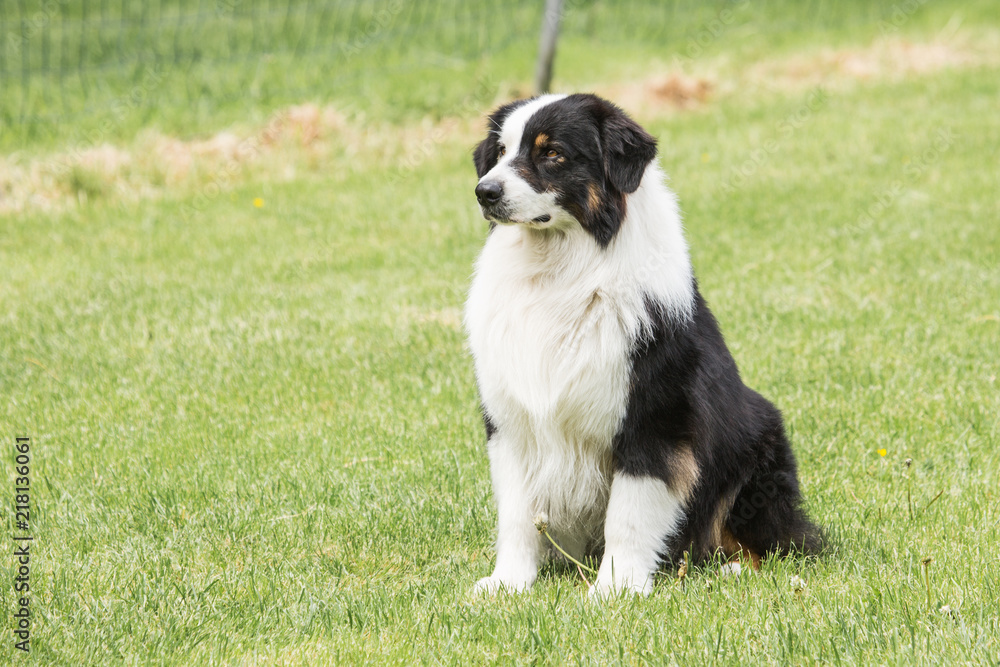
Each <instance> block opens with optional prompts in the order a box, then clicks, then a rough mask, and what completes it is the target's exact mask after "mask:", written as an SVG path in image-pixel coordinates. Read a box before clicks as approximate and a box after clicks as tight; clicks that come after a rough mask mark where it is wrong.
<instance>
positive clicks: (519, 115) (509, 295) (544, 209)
mask: <svg viewBox="0 0 1000 667" xmlns="http://www.w3.org/2000/svg"><path fill="white" fill-rule="evenodd" d="M555 99H559V97H557V96H547V97H543V98H540V99H539V100H534V101H532V102H529V103H528V104H527V105H525V106H522V107H520V108H518V109H517V110H515V111H514V112H513V113H512V114H511V115H510V116H509V117H508V119H507V121H506V122H505V123H504V126H503V128H502V129H501V130H500V136H501V138H502V140H503V142H504V144H505V145H506V146H507V155H505V156H504V157H503V158H501V160H500V162H499V164H498V166H497V168H496V169H494V170H492V171H491V172H490V173H489V174H487V175H486V176H484V179H485V178H491V177H495V176H496V173H494V172H497V170H501V172H502V170H504V169H507V172H510V173H504V178H505V179H506V182H505V191H506V189H507V188H509V187H511V183H513V182H514V181H515V180H520V179H519V178H517V177H516V174H515V173H514V172H513V170H510V169H509V168H507V167H506V165H508V164H509V161H510V160H512V159H513V158H514V157H515V155H513V153H515V152H516V149H517V146H519V144H520V139H521V133H522V132H523V130H524V126H525V123H526V122H527V119H528V118H529V117H530V116H531V114H533V113H534V112H535V111H537V110H538V109H539V108H541V107H542V106H544V105H545V104H549V103H551V102H553V101H555ZM522 183H523V181H522ZM523 185H524V187H525V188H528V190H530V186H528V185H527V184H526V183H524V184H523ZM518 192H519V194H518V199H516V200H515V201H514V202H513V210H512V218H513V219H522V220H524V219H527V220H530V219H532V218H534V217H537V216H539V215H542V214H546V213H547V214H549V215H550V216H552V222H551V223H550V224H549V225H546V226H545V228H539V227H538V226H537V225H534V226H533V225H526V224H507V225H500V226H497V227H496V228H495V229H494V230H493V231H492V232H491V234H490V235H489V238H488V239H487V241H486V245H485V247H484V249H483V251H482V253H481V255H480V257H479V259H478V261H477V263H476V270H475V276H474V278H473V282H472V286H471V289H470V292H469V298H468V301H467V303H466V311H465V326H466V329H467V332H468V335H469V344H470V347H471V350H472V355H473V358H474V361H475V367H476V376H477V380H478V384H479V390H480V394H481V400H482V403H483V406H484V409H485V411H486V414H487V415H488V417H489V418H490V419H491V420H492V421H493V423H494V424H495V425H496V426H497V429H498V432H497V434H496V435H495V436H494V437H493V438H492V439H491V441H490V443H489V445H488V448H489V454H490V466H491V473H492V477H493V486H494V493H495V495H496V500H497V509H498V514H499V521H498V536H497V563H496V568H495V570H494V572H493V574H492V575H491V576H490V577H487V578H485V579H483V580H481V581H480V582H479V584H477V590H486V591H493V590H496V589H497V588H499V587H500V586H505V587H507V588H510V589H512V590H524V589H526V588H528V587H530V585H531V583H532V582H533V581H534V578H535V574H536V571H537V567H538V564H539V562H540V559H541V557H542V556H543V555H544V548H543V547H544V545H543V544H542V543H541V541H540V539H539V538H538V535H537V532H536V531H535V528H534V526H533V525H532V518H533V517H534V516H535V514H537V513H540V512H545V513H547V515H548V520H549V525H550V527H551V529H552V533H554V535H555V536H556V537H557V539H558V540H559V541H560V543H561V544H562V545H563V546H564V548H568V549H569V550H570V552H571V553H573V555H574V556H579V555H580V554H581V553H582V551H583V549H584V548H585V547H586V546H587V544H592V543H594V542H597V541H600V539H602V536H603V537H604V539H605V540H606V542H607V546H608V547H611V546H612V539H611V538H615V539H617V538H616V536H617V535H618V533H615V532H614V530H613V528H614V527H613V526H610V523H609V528H611V529H612V532H611V533H608V532H607V530H606V529H605V525H604V524H605V517H606V511H607V509H608V503H609V496H610V497H611V498H610V502H611V506H612V508H615V507H619V506H622V504H623V503H631V502H633V501H636V499H637V498H640V497H641V496H642V494H641V492H640V491H637V490H636V489H635V488H634V487H633V486H630V485H628V484H626V483H625V482H618V481H617V480H616V483H615V484H614V485H613V484H612V466H611V445H612V439H613V438H614V436H615V434H616V433H617V432H618V429H619V426H620V424H621V421H622V419H623V418H624V416H625V410H626V407H627V401H628V395H629V381H630V373H631V367H630V355H631V352H632V350H633V349H634V346H635V345H636V343H637V341H639V340H640V339H641V337H642V336H643V335H644V334H646V333H647V332H648V330H649V318H648V313H647V310H646V299H649V300H651V301H653V302H654V303H656V304H658V305H659V307H660V308H662V309H663V310H664V311H665V312H666V313H667V314H668V315H669V316H671V317H674V318H676V319H679V320H683V319H685V318H689V317H690V316H691V313H692V310H693V301H694V290H693V279H692V273H691V264H690V260H689V257H688V250H687V244H686V243H685V241H684V235H683V229H682V226H681V221H680V215H679V213H678V210H677V202H676V198H675V196H674V194H673V193H672V192H671V191H670V190H669V189H668V188H667V187H666V185H665V184H664V175H663V172H662V171H661V170H660V168H659V166H658V165H657V164H656V162H655V161H654V162H652V163H651V164H650V165H649V166H648V167H647V169H646V171H645V173H644V175H643V178H642V182H641V184H640V186H639V188H638V189H637V190H636V191H635V192H634V193H631V194H630V195H628V199H627V214H626V218H625V220H624V221H623V222H622V225H621V229H620V231H619V232H618V234H617V235H616V236H615V238H614V239H613V240H612V241H611V243H610V244H609V245H608V247H607V248H601V247H600V246H599V245H598V243H597V242H596V241H595V240H594V239H593V237H591V236H590V235H589V234H588V233H587V232H586V231H585V230H584V229H583V228H582V227H581V226H580V225H579V223H578V222H576V220H575V219H574V218H572V216H570V215H569V213H567V212H566V211H564V210H562V209H561V208H559V207H558V206H557V205H556V204H555V202H554V198H552V197H546V196H545V195H539V194H538V193H533V192H532V194H530V195H529V194H525V193H524V191H523V190H519V191H518ZM522 216H524V217H522ZM661 484H662V483H661ZM664 488H665V487H664ZM618 489H622V490H623V491H624V490H627V491H628V496H627V497H628V500H625V499H622V500H618V499H617V498H616V495H617V493H618ZM647 491H649V489H647ZM648 495H649V497H648V498H647V499H646V500H644V501H642V502H643V504H644V507H647V508H648V509H649V511H648V512H647V514H646V515H647V516H651V515H652V514H653V513H654V512H653V510H654V509H655V510H656V511H660V510H669V509H670V507H669V505H670V503H668V502H666V501H665V500H664V497H663V495H662V493H660V492H659V490H656V489H653V490H652V491H651V492H650V493H649V494H648ZM677 511H680V510H679V509H678V510H677ZM668 516H672V515H670V514H669V512H668ZM622 517H625V518H628V516H627V515H625V514H623V513H621V512H614V513H609V514H608V515H607V519H608V522H612V521H615V522H617V521H619V520H620V519H621V518H622ZM661 518H662V517H661ZM663 521H664V522H666V523H670V522H669V521H666V519H663ZM629 525H631V524H629ZM636 525H638V524H636ZM647 525H648V526H649V529H650V531H653V532H657V531H658V532H663V531H665V530H666V528H665V525H666V524H665V523H664V524H663V525H661V524H660V523H657V522H656V521H652V522H651V523H648V524H647ZM671 525H673V524H671ZM532 533H533V534H532ZM623 535H624V534H623ZM664 537H666V533H664V534H663V535H659V539H660V540H661V541H662V539H663V538H664ZM644 544H645V543H644ZM609 553H610V552H609ZM622 553H624V552H622ZM618 558H619V559H628V562H629V563H633V562H639V561H638V560H636V558H635V557H633V556H627V557H626V556H625V555H619V556H618ZM651 558H652V560H651V561H650V560H649V559H647V560H646V561H642V562H644V563H646V564H647V565H648V566H649V567H653V568H655V565H656V562H655V561H656V555H655V553H653V554H652V556H651ZM650 563H652V564H651V565H650ZM628 567H629V568H631V570H630V572H631V571H633V570H636V567H638V566H634V565H628ZM643 567H646V566H643ZM640 569H641V568H640ZM602 572H603V566H602ZM651 572H652V570H650V574H651ZM640 580H641V581H642V585H641V586H639V588H638V589H637V590H641V591H642V592H648V591H647V590H646V588H647V587H646V580H645V579H642V578H641V577H640V576H639V574H638V571H637V570H636V571H635V573H634V574H631V575H629V577H628V578H622V579H621V580H620V581H619V580H617V579H616V580H612V579H610V578H608V577H605V578H604V579H602V578H600V577H599V581H601V582H606V586H605V589H607V590H613V589H616V588H629V589H636V586H635V585H634V582H638V581H640ZM616 581H618V583H616Z"/></svg>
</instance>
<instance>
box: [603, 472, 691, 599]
mask: <svg viewBox="0 0 1000 667" xmlns="http://www.w3.org/2000/svg"><path fill="white" fill-rule="evenodd" d="M682 513H683V506H682V503H681V500H680V498H679V496H678V495H677V494H675V493H674V492H673V491H672V490H671V489H670V487H669V486H667V484H666V483H665V482H664V481H663V480H662V479H660V478H658V477H652V476H635V475H629V474H625V473H622V472H617V473H615V476H614V479H613V480H612V482H611V496H610V498H609V499H608V513H607V518H606V519H605V521H604V558H603V559H601V568H600V570H598V572H597V580H596V581H595V582H594V585H593V587H592V588H591V589H590V595H591V597H604V596H607V595H610V594H614V593H618V592H620V591H630V592H633V593H640V594H642V595H649V593H650V592H651V591H652V590H653V574H654V573H655V572H656V570H657V568H658V567H659V565H660V554H661V553H663V552H664V551H665V550H666V547H667V540H668V538H670V537H671V536H672V535H674V534H675V533H676V531H677V528H678V526H679V525H680V521H681V517H682Z"/></svg>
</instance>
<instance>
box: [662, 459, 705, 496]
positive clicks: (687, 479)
mask: <svg viewBox="0 0 1000 667" xmlns="http://www.w3.org/2000/svg"><path fill="white" fill-rule="evenodd" d="M667 469H668V470H670V488H671V489H673V491H674V493H676V494H677V495H678V496H680V497H681V498H682V499H683V501H684V502H687V501H688V500H689V499H690V498H691V494H692V493H694V487H695V486H696V485H697V484H698V478H699V477H700V476H701V471H699V470H698V462H697V461H695V460H694V452H692V451H691V449H690V448H689V447H686V446H682V447H681V448H679V449H675V450H673V451H671V452H669V453H668V454H667Z"/></svg>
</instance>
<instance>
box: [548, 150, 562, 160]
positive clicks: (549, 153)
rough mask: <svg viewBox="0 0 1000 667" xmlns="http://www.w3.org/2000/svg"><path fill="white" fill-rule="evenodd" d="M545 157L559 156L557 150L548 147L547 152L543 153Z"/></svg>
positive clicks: (553, 157)
mask: <svg viewBox="0 0 1000 667" xmlns="http://www.w3.org/2000/svg"><path fill="white" fill-rule="evenodd" d="M545 157H547V158H549V159H555V158H557V157H559V151H557V150H554V149H551V148H550V149H549V152H548V153H546V154H545Z"/></svg>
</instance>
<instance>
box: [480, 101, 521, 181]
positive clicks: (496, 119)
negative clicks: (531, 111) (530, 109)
mask: <svg viewBox="0 0 1000 667" xmlns="http://www.w3.org/2000/svg"><path fill="white" fill-rule="evenodd" d="M528 101H529V100H517V101H515V102H509V103H507V104H504V105H503V106H500V107H498V108H497V109H496V111H494V112H493V113H491V114H490V117H489V119H487V121H486V138H485V139H483V140H482V141H480V142H479V145H478V146H476V150H475V151H473V152H472V161H473V162H474V163H475V165H476V174H477V175H478V176H479V178H482V177H483V176H485V175H486V173H487V172H488V171H489V170H490V169H492V168H493V167H494V166H495V165H496V163H497V159H498V158H499V157H500V128H501V127H503V123H504V121H505V120H507V116H509V115H510V114H511V112H512V111H513V110H514V109H516V108H518V107H519V106H521V105H522V104H524V103H525V102H528Z"/></svg>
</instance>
